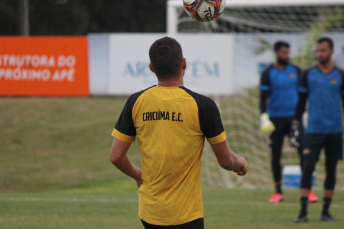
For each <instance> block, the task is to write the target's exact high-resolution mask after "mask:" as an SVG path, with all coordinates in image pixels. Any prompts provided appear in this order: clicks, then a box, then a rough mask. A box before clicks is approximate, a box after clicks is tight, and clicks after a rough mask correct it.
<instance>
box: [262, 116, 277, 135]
mask: <svg viewBox="0 0 344 229" xmlns="http://www.w3.org/2000/svg"><path fill="white" fill-rule="evenodd" d="M274 130H275V126H274V124H273V123H272V122H271V121H270V119H269V115H268V113H263V114H262V115H261V116H260V132H262V133H263V134H266V135H270V134H271V133H272V132H273V131H274Z"/></svg>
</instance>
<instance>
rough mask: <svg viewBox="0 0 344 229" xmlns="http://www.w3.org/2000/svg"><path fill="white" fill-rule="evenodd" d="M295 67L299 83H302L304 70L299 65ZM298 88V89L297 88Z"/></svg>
mask: <svg viewBox="0 0 344 229" xmlns="http://www.w3.org/2000/svg"><path fill="white" fill-rule="evenodd" d="M293 66H294V67H295V68H296V71H297V77H298V83H299V85H300V84H301V79H302V71H301V69H300V68H299V67H297V66H295V65H293ZM297 90H298V89H297Z"/></svg>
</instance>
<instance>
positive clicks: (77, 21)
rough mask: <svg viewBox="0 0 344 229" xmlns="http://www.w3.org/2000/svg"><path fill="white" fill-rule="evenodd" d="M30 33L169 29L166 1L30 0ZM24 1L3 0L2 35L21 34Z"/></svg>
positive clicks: (70, 33)
mask: <svg viewBox="0 0 344 229" xmlns="http://www.w3.org/2000/svg"><path fill="white" fill-rule="evenodd" d="M26 1H28V2H29V4H28V6H29V8H28V10H29V29H30V31H29V34H30V35H86V34H88V33H102V32H104V33H105V32H165V31H166V1H165V0H149V1H146V0H141V1H138V0H124V1H123V0H122V1H119V0H44V1H43V0H26ZM22 3H23V0H0V35H19V34H20V31H21V29H20V24H21V23H20V20H22V17H21V16H23V11H22V10H21V8H20V5H21V4H22Z"/></svg>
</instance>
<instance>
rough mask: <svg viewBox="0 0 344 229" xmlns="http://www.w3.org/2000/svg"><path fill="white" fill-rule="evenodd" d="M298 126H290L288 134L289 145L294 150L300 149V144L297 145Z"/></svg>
mask: <svg viewBox="0 0 344 229" xmlns="http://www.w3.org/2000/svg"><path fill="white" fill-rule="evenodd" d="M299 135H300V132H299V125H298V124H296V123H294V124H293V125H292V126H291V129H290V132H289V142H290V145H292V146H293V147H295V148H299V147H300V143H299V139H298V138H299Z"/></svg>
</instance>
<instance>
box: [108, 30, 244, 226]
mask: <svg viewBox="0 0 344 229" xmlns="http://www.w3.org/2000/svg"><path fill="white" fill-rule="evenodd" d="M149 57H150V61H151V63H150V65H149V67H150V69H151V71H153V72H154V73H155V74H156V76H157V78H158V85H157V86H153V87H150V88H148V89H146V90H143V91H140V92H137V93H135V94H133V95H131V96H130V97H129V99H128V101H127V103H126V104H125V106H124V109H123V111H122V113H121V115H120V117H119V119H118V121H117V123H116V126H115V129H114V130H113V132H112V136H113V137H114V138H115V139H114V142H113V145H112V148H111V155H110V160H111V162H112V163H113V164H114V165H115V166H116V167H117V168H118V169H119V170H120V171H122V172H123V173H125V174H126V175H128V176H130V177H132V178H134V179H135V180H136V183H137V185H138V187H139V192H138V193H139V217H140V218H141V220H142V223H143V225H144V227H145V228H157V229H158V228H175V229H177V228H178V229H179V228H181V229H182V228H188V229H201V228H204V221H203V201H202V190H201V180H200V174H201V157H202V151H203V145H204V139H205V138H207V141H208V142H209V143H210V144H211V147H212V149H213V151H214V153H215V155H216V157H217V160H218V163H219V165H220V166H221V167H223V168H224V169H226V170H231V171H234V172H235V173H237V175H239V176H243V175H245V174H246V172H247V162H246V160H245V159H244V158H243V157H238V156H237V155H236V154H235V153H234V152H233V151H231V149H230V148H229V146H228V143H227V137H226V133H225V131H224V128H223V125H222V120H221V117H220V112H219V110H218V108H217V106H216V104H215V103H214V101H213V100H211V99H209V98H207V97H205V96H203V95H200V94H197V93H195V92H193V91H190V90H189V89H187V88H185V87H184V86H183V76H184V72H185V69H186V60H185V58H183V53H182V48H181V46H180V44H179V43H178V42H177V41H176V40H175V39H172V38H169V37H164V38H161V39H159V40H157V41H155V42H154V43H153V45H152V46H151V47H150V50H149ZM135 137H137V140H138V143H139V147H140V152H141V156H142V170H141V169H139V168H138V167H136V166H135V165H134V164H133V163H132V162H131V161H130V159H129V157H128V156H127V151H128V149H129V147H130V145H131V143H133V142H134V141H135Z"/></svg>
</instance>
